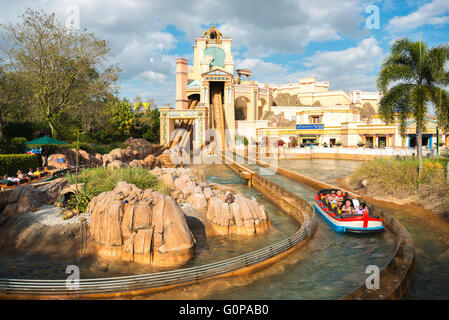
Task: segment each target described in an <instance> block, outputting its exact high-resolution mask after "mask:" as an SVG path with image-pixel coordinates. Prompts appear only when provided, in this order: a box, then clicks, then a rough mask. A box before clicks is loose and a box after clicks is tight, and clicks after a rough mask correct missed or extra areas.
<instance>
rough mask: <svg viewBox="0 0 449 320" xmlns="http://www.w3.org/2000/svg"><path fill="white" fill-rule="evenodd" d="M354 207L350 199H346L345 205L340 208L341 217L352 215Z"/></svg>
mask: <svg viewBox="0 0 449 320" xmlns="http://www.w3.org/2000/svg"><path fill="white" fill-rule="evenodd" d="M354 210H355V209H354V206H353V204H352V201H351V199H346V201H345V204H344V205H343V206H342V207H341V213H342V215H351V214H354V213H355V211H354Z"/></svg>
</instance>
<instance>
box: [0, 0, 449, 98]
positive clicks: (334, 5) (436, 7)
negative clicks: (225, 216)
mask: <svg viewBox="0 0 449 320" xmlns="http://www.w3.org/2000/svg"><path fill="white" fill-rule="evenodd" d="M369 6H375V7H376V8H378V9H379V18H380V20H379V22H380V23H379V29H367V28H366V19H367V18H368V17H369V16H370V13H366V10H367V7H369ZM27 8H32V9H38V10H40V9H43V10H45V11H47V12H54V13H55V14H56V16H57V17H58V19H59V20H60V21H61V22H62V23H64V24H66V23H68V22H74V23H75V26H76V22H77V21H79V27H80V28H87V30H88V31H90V32H93V33H95V34H96V36H97V37H98V38H101V39H104V40H107V41H108V43H109V45H110V47H111V49H112V50H111V59H110V61H111V62H113V63H117V64H118V65H119V66H120V68H121V69H122V73H121V76H120V82H119V90H120V95H121V96H123V97H127V98H129V99H130V100H133V99H134V98H135V97H136V96H138V95H139V96H141V97H143V98H144V100H146V99H148V98H154V100H155V102H156V103H157V104H159V105H163V104H167V103H169V104H172V105H173V104H174V94H175V59H176V57H179V56H182V57H186V58H188V59H191V58H192V53H193V51H192V45H193V43H194V41H195V38H196V37H199V36H201V35H202V33H203V32H204V30H205V29H207V28H208V26H209V25H210V23H211V21H215V25H216V27H217V28H219V29H220V30H221V31H222V33H223V34H224V36H226V37H230V38H231V39H233V55H234V63H235V67H236V68H249V69H250V70H252V72H253V76H252V79H254V80H256V81H260V82H262V83H288V82H297V81H298V79H299V78H302V77H310V76H315V77H316V78H317V80H319V81H330V87H331V89H341V90H345V91H349V90H354V89H361V90H367V91H374V90H376V85H375V80H376V74H377V72H378V71H379V68H380V65H381V63H382V60H383V59H384V58H385V56H386V55H387V54H388V50H389V46H390V44H391V43H392V42H393V41H394V40H395V39H397V38H401V37H404V36H407V37H409V38H411V39H413V40H418V39H419V37H420V32H421V33H422V38H423V40H425V41H426V42H427V43H428V44H429V45H431V46H436V45H439V44H441V43H447V42H449V1H448V0H428V1H411V0H406V1H396V0H389V1H356V0H339V1H337V0H335V1H329V0H327V1H324V0H314V1H298V0H278V1H272V0H270V1H265V0H258V1H241V0H227V1H222V0H192V1H175V0H163V1H161V0H158V1H156V0H153V1H148V0H146V1H144V0H116V1H111V0H95V1H93V0H78V1H75V0H67V1H65V0H63V1H61V0H59V1H57V0H34V1H31V0H23V1H16V2H11V1H5V0H0V9H1V10H0V21H1V22H17V21H18V20H19V19H18V16H19V15H21V14H22V13H23V12H24V11H25V10H26V9H27ZM370 12H372V11H370ZM77 17H79V20H77V19H74V18H77Z"/></svg>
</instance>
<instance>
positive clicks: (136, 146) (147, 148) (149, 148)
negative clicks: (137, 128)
mask: <svg viewBox="0 0 449 320" xmlns="http://www.w3.org/2000/svg"><path fill="white" fill-rule="evenodd" d="M123 144H125V145H127V146H128V147H127V149H128V148H129V149H130V150H132V152H133V155H134V159H138V160H142V159H145V157H147V156H148V155H150V154H153V153H154V151H155V147H154V145H153V144H152V143H150V142H148V141H147V140H145V139H140V138H132V137H131V138H128V139H126V141H125V142H124V143H123Z"/></svg>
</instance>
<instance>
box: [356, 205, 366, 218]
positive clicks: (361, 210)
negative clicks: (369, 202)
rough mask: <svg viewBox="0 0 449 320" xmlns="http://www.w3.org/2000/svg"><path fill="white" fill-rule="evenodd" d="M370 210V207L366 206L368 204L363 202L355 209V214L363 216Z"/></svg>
mask: <svg viewBox="0 0 449 320" xmlns="http://www.w3.org/2000/svg"><path fill="white" fill-rule="evenodd" d="M367 212H368V208H366V204H365V203H364V202H362V203H361V204H360V205H359V206H358V208H356V209H355V214H358V215H361V216H363V215H364V214H365V213H367Z"/></svg>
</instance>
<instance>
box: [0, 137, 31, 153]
mask: <svg viewBox="0 0 449 320" xmlns="http://www.w3.org/2000/svg"><path fill="white" fill-rule="evenodd" d="M26 141H27V139H26V138H24V137H15V138H12V139H6V138H3V139H0V153H3V154H20V153H23V152H24V151H25V149H26V148H25V144H24V143H25V142H26Z"/></svg>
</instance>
